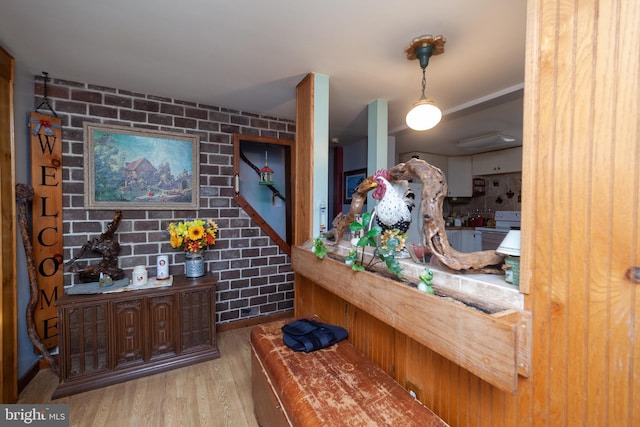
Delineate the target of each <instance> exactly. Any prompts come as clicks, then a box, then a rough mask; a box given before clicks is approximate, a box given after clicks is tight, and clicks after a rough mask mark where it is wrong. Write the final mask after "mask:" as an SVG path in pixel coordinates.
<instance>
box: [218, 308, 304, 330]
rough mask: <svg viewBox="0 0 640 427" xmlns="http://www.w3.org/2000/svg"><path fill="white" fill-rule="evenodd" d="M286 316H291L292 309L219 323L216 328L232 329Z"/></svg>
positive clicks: (272, 320)
mask: <svg viewBox="0 0 640 427" xmlns="http://www.w3.org/2000/svg"><path fill="white" fill-rule="evenodd" d="M286 318H293V310H287V311H280V312H278V313H274V314H267V315H266V316H257V317H251V318H250V319H242V320H237V321H235V322H228V323H221V324H219V325H218V326H217V327H216V330H217V331H218V332H224V331H232V330H234V329H240V328H246V327H247V326H256V325H259V324H261V323H268V322H274V321H276V320H280V319H286Z"/></svg>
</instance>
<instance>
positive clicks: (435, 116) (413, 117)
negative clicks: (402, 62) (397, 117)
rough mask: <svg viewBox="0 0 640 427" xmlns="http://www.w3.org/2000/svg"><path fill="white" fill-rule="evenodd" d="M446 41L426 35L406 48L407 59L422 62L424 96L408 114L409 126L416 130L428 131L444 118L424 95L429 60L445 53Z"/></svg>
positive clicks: (439, 37) (440, 37) (412, 41)
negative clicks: (433, 56)
mask: <svg viewBox="0 0 640 427" xmlns="http://www.w3.org/2000/svg"><path fill="white" fill-rule="evenodd" d="M445 42H446V40H445V38H444V37H442V36H436V37H433V36H432V35H424V36H420V37H416V38H415V39H413V40H411V43H410V44H409V46H407V47H406V48H405V50H404V51H405V53H406V54H407V59H409V60H414V59H418V60H419V61H420V68H422V95H421V96H420V99H419V100H417V101H416V102H415V103H414V104H413V108H412V109H411V111H409V112H408V113H407V118H406V120H407V126H409V127H410V128H411V129H414V130H428V129H431V128H432V127H434V126H435V125H437V124H438V123H439V122H440V119H441V118H442V111H440V109H439V108H438V107H437V106H436V105H435V104H434V103H433V101H432V100H430V99H427V97H426V96H425V94H424V91H425V88H426V86H427V79H426V68H427V65H429V58H431V56H432V55H440V54H441V53H444V44H445Z"/></svg>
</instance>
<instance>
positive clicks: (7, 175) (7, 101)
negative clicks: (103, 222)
mask: <svg viewBox="0 0 640 427" xmlns="http://www.w3.org/2000/svg"><path fill="white" fill-rule="evenodd" d="M13 80H14V59H13V57H12V56H11V55H9V53H8V52H7V51H5V50H4V49H2V48H1V47H0V177H1V178H0V235H2V245H0V264H1V267H0V279H2V292H0V307H1V308H2V314H1V316H2V320H1V322H0V323H1V324H2V326H1V327H0V352H1V357H0V360H2V362H0V378H2V379H0V382H1V383H0V384H1V389H0V402H2V403H14V402H16V401H17V400H18V355H17V347H18V341H17V329H18V323H17V322H18V317H17V316H18V310H17V297H16V295H17V292H16V276H15V271H16V225H15V224H16V198H15V185H16V179H15V166H14V163H15V147H14V140H13Z"/></svg>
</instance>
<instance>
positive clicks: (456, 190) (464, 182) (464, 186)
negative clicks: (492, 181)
mask: <svg viewBox="0 0 640 427" xmlns="http://www.w3.org/2000/svg"><path fill="white" fill-rule="evenodd" d="M471 167H472V158H471V156H457V157H449V159H448V170H449V171H448V173H447V174H446V176H447V186H448V190H447V197H471V196H472V195H473V177H472V174H471Z"/></svg>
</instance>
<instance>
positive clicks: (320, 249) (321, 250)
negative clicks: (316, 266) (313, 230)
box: [311, 237, 327, 259]
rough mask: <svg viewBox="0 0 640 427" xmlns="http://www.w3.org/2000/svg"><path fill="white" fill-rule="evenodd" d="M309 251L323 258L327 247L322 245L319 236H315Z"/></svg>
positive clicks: (322, 242)
mask: <svg viewBox="0 0 640 427" xmlns="http://www.w3.org/2000/svg"><path fill="white" fill-rule="evenodd" d="M311 252H313V253H314V254H316V256H317V257H318V258H320V259H323V258H324V257H325V255H326V254H327V247H326V246H325V245H324V241H323V240H322V239H321V238H320V237H316V239H315V240H314V241H313V246H312V247H311Z"/></svg>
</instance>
